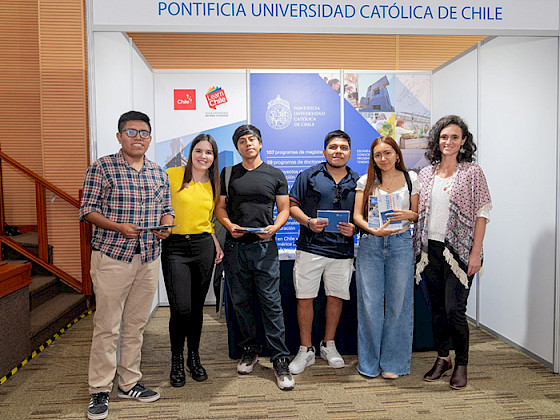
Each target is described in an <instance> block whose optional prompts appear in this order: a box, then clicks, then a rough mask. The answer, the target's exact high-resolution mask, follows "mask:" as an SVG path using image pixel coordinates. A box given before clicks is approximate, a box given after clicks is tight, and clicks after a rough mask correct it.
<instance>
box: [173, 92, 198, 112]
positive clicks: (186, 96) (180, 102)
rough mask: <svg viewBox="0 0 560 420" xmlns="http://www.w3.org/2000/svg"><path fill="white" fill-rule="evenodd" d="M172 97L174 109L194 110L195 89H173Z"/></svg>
mask: <svg viewBox="0 0 560 420" xmlns="http://www.w3.org/2000/svg"><path fill="white" fill-rule="evenodd" d="M173 93H174V94H173V96H174V102H173V104H174V107H173V108H174V109H187V110H195V109H196V89H175V90H174V91H173Z"/></svg>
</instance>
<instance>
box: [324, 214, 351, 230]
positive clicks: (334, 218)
mask: <svg viewBox="0 0 560 420" xmlns="http://www.w3.org/2000/svg"><path fill="white" fill-rule="evenodd" d="M317 219H326V220H328V221H329V224H328V225H327V226H325V230H324V231H325V232H336V233H340V231H339V230H338V228H337V227H336V226H337V225H338V224H339V223H340V222H344V223H348V222H349V221H350V211H349V210H317Z"/></svg>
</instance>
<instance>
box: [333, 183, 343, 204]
mask: <svg viewBox="0 0 560 420" xmlns="http://www.w3.org/2000/svg"><path fill="white" fill-rule="evenodd" d="M341 200H342V187H341V186H340V184H336V187H335V191H334V199H333V204H337V203H340V201H341Z"/></svg>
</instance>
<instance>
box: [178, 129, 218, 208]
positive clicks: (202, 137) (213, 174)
mask: <svg viewBox="0 0 560 420" xmlns="http://www.w3.org/2000/svg"><path fill="white" fill-rule="evenodd" d="M201 141H207V142H208V143H210V145H211V146H212V153H213V154H214V162H212V165H210V167H209V168H208V170H207V173H208V178H209V179H210V183H211V184H212V193H213V196H214V203H217V202H218V199H219V198H220V173H219V170H218V168H219V165H218V145H217V144H216V140H214V137H212V136H211V135H210V134H199V135H198V136H196V137H195V138H194V140H193V141H192V143H191V148H190V150H189V158H188V160H187V165H186V166H185V175H184V176H183V184H182V185H181V188H180V189H179V191H181V190H182V189H183V188H185V187H186V186H187V185H189V182H191V180H192V166H193V165H192V154H193V150H194V148H195V147H196V145H197V144H198V143H200V142H201Z"/></svg>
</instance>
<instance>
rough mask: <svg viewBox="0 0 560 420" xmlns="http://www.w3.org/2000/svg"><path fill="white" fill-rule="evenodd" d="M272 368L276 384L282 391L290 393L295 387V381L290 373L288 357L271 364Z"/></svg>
mask: <svg viewBox="0 0 560 420" xmlns="http://www.w3.org/2000/svg"><path fill="white" fill-rule="evenodd" d="M272 365H273V366H274V375H275V376H276V384H277V385H278V388H280V389H281V390H282V391H291V390H292V389H294V387H295V386H296V381H294V378H293V377H292V374H291V373H290V369H289V365H290V359H289V358H288V357H280V358H279V359H276V360H275V361H274V362H272Z"/></svg>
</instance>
